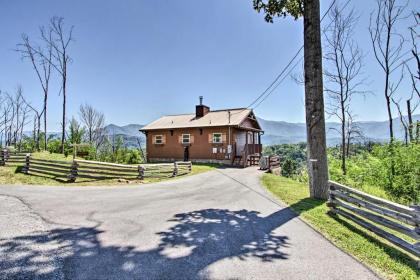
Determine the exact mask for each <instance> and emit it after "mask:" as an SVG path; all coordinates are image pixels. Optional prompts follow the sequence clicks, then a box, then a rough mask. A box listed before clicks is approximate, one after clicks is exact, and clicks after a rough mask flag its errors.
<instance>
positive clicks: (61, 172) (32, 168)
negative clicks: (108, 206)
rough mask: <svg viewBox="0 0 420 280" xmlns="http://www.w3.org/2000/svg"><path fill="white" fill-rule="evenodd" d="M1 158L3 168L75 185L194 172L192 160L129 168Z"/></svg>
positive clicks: (22, 156)
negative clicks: (86, 181)
mask: <svg viewBox="0 0 420 280" xmlns="http://www.w3.org/2000/svg"><path fill="white" fill-rule="evenodd" d="M0 158H1V161H0V165H5V164H7V165H9V163H14V164H20V165H23V167H22V172H23V173H25V174H38V175H39V174H42V175H48V176H53V177H55V178H58V179H67V180H68V181H69V182H75V181H76V180H77V179H78V178H83V179H96V180H105V179H127V180H130V179H139V180H143V179H145V178H170V177H175V176H179V175H184V174H188V173H190V172H191V169H192V163H191V162H190V161H188V162H174V163H160V164H141V165H126V164H116V163H106V162H98V161H89V160H73V161H60V160H46V159H37V158H33V157H31V154H25V155H19V157H18V156H15V155H11V154H9V153H8V152H5V153H2V154H1V157H0ZM2 163H3V164H2Z"/></svg>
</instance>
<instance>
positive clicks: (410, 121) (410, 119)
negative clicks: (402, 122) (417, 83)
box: [407, 99, 413, 142]
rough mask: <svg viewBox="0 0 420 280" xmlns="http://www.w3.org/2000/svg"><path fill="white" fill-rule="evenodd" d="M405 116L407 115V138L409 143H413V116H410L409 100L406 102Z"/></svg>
mask: <svg viewBox="0 0 420 280" xmlns="http://www.w3.org/2000/svg"><path fill="white" fill-rule="evenodd" d="M407 115H408V136H409V139H410V142H413V116H412V115H411V103H410V99H408V100H407Z"/></svg>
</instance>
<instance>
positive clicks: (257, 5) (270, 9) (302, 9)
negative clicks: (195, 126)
mask: <svg viewBox="0 0 420 280" xmlns="http://www.w3.org/2000/svg"><path fill="white" fill-rule="evenodd" d="M335 1H336V0H333V1H332V3H331V5H330V7H329V8H328V10H327V12H326V13H325V15H326V14H327V13H328V11H329V10H330V9H331V7H332V6H333V5H334V3H335ZM348 2H349V1H348ZM253 3H254V9H255V10H257V11H258V12H260V11H263V12H264V13H265V20H266V21H267V22H273V18H274V17H282V16H286V15H287V14H289V15H291V16H293V17H294V18H295V19H296V18H298V17H301V16H303V23H304V36H303V37H304V45H303V50H304V71H305V110H306V130H307V145H308V162H307V164H308V173H309V190H310V195H311V197H313V198H318V199H327V198H328V163H327V147H326V135H325V115H324V95H323V82H322V48H321V19H320V8H319V0H299V1H295V0H270V1H266V0H253ZM346 5H347V4H346ZM325 15H324V16H323V18H324V17H325ZM301 50H302V48H301V49H299V50H298V52H297V53H296V55H295V56H294V57H293V59H292V61H290V62H289V63H288V64H287V66H286V68H285V69H283V71H282V72H281V73H280V74H279V75H278V76H277V77H276V79H275V80H274V82H273V83H272V84H271V85H270V86H269V87H268V88H267V89H266V90H265V91H264V92H263V93H262V94H261V95H260V96H258V98H257V99H256V100H255V101H254V102H253V103H252V104H251V106H252V105H253V104H256V105H255V107H256V106H259V105H260V104H261V103H262V102H263V101H264V100H265V99H266V98H267V97H268V96H269V95H270V94H271V93H272V92H273V91H274V90H275V89H276V87H278V86H279V84H280V83H281V82H282V81H283V80H284V79H285V77H283V78H282V79H280V78H281V76H282V75H283V74H284V73H286V70H287V68H289V67H291V70H292V69H293V68H294V67H295V66H296V64H295V66H291V65H292V63H293V60H295V59H296V58H297V56H298V55H299V53H300V51H301ZM291 70H289V72H290V71H291ZM287 75H288V74H287ZM255 107H254V108H255Z"/></svg>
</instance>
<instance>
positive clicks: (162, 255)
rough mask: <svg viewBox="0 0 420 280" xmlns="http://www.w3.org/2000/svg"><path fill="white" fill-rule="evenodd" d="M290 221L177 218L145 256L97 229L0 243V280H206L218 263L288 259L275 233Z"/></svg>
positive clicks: (223, 215)
mask: <svg viewBox="0 0 420 280" xmlns="http://www.w3.org/2000/svg"><path fill="white" fill-rule="evenodd" d="M293 217H295V214H294V213H293V212H291V211H290V210H289V209H287V208H285V209H282V210H280V211H277V212H275V213H273V214H271V215H269V216H266V217H263V216H261V215H260V213H259V212H255V211H248V210H239V211H231V210H228V209H203V210H199V211H193V212H187V213H180V214H177V215H175V216H174V217H173V218H172V219H170V220H169V221H168V222H169V223H171V224H174V225H173V226H171V227H170V228H169V229H168V230H165V231H162V232H157V233H156V235H157V236H159V240H160V241H159V243H158V245H157V246H155V247H154V248H153V249H150V250H145V251H141V250H138V249H136V248H135V247H130V246H128V247H120V246H115V245H104V244H103V242H101V237H102V235H103V234H106V233H105V232H104V231H103V230H101V229H99V227H79V228H57V229H53V230H50V231H46V232H40V233H34V234H30V235H25V236H18V237H13V238H8V239H0V279H208V278H209V274H208V270H207V268H208V267H209V266H210V265H211V264H213V263H215V262H217V261H220V260H224V259H231V258H236V259H238V260H240V261H246V260H247V259H249V258H256V259H258V260H260V261H262V262H271V261H274V260H283V259H287V258H288V255H287V254H286V253H284V252H283V251H284V248H286V247H288V246H290V244H289V243H288V237H287V236H282V235H279V234H278V233H276V232H275V229H276V228H278V227H279V226H281V225H282V224H284V223H286V222H287V221H289V220H290V219H292V218H293ZM137 238H139V239H140V240H141V238H142V234H141V232H139V233H138V236H137ZM145 245H147V244H145Z"/></svg>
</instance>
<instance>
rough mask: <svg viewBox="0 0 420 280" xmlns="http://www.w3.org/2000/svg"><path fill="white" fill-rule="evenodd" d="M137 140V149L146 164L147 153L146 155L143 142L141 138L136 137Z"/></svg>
mask: <svg viewBox="0 0 420 280" xmlns="http://www.w3.org/2000/svg"><path fill="white" fill-rule="evenodd" d="M136 140H137V147H138V149H139V152H140V156H141V158H142V160H143V162H145V161H146V157H145V153H144V150H143V140H142V138H140V137H136Z"/></svg>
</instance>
